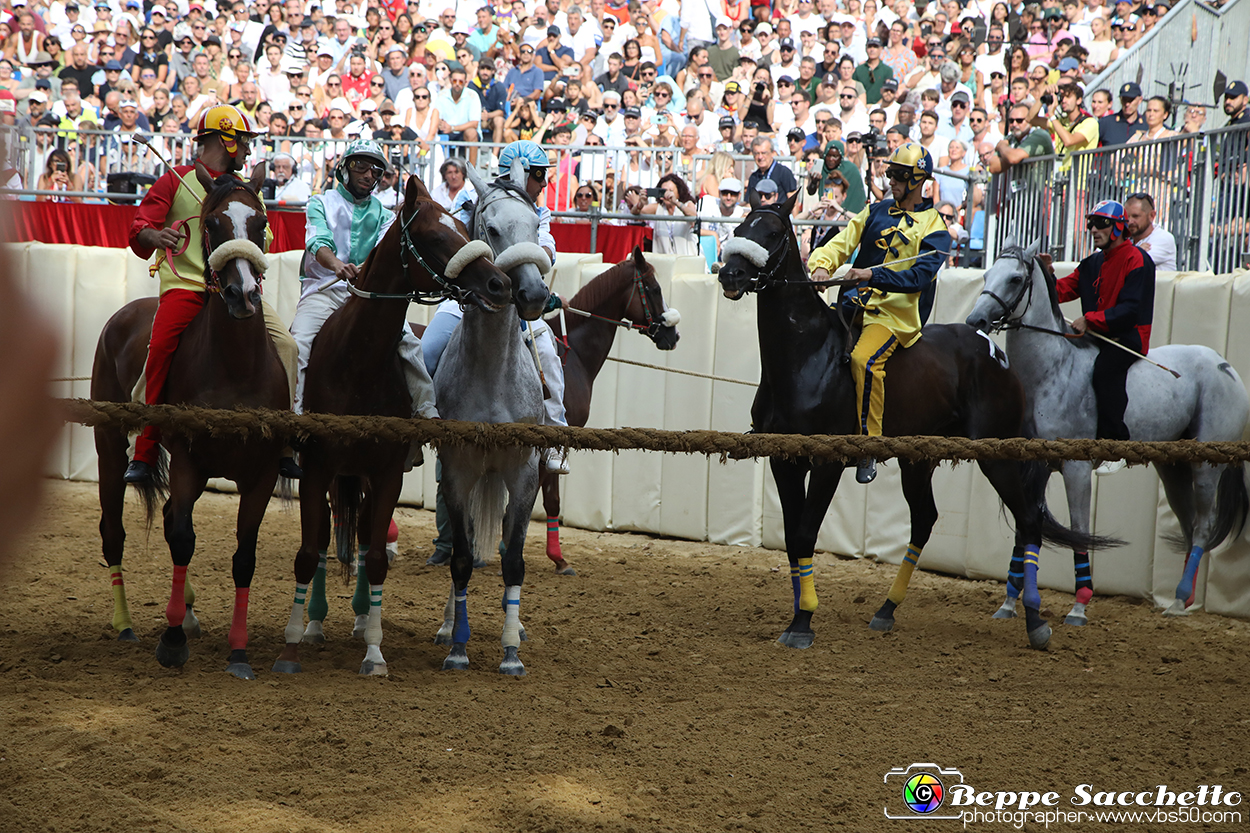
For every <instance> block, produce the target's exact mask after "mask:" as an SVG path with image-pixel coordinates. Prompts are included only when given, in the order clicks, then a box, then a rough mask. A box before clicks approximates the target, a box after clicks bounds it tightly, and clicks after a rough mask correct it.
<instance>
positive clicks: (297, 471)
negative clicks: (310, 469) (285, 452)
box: [278, 457, 304, 480]
mask: <svg viewBox="0 0 1250 833" xmlns="http://www.w3.org/2000/svg"><path fill="white" fill-rule="evenodd" d="M278 475H279V476H280V477H285V478H287V479H288V480H299V479H300V478H301V477H303V476H304V470H303V469H301V468H300V467H299V466H298V465H297V464H296V463H295V458H294V457H283V458H282V459H281V460H279V461H278Z"/></svg>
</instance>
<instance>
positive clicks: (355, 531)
mask: <svg viewBox="0 0 1250 833" xmlns="http://www.w3.org/2000/svg"><path fill="white" fill-rule="evenodd" d="M490 254H491V251H490V247H489V246H487V245H486V244H484V243H481V242H477V241H474V242H470V241H469V239H468V235H467V234H466V231H465V228H464V226H463V225H462V224H460V223H459V222H457V221H456V220H454V219H453V218H452V216H451V215H450V214H448V213H447V211H445V210H444V209H443V207H442V206H440V205H439V204H438V203H436V202H434V201H433V200H432V199H430V195H429V193H428V192H427V191H426V189H425V186H424V185H423V184H422V183H421V180H420V178H418V177H412V178H410V179H409V180H408V186H407V190H406V191H405V194H404V204H403V207H402V208H401V209H400V212H399V216H398V218H397V219H396V221H395V223H394V224H393V225H392V226H391V228H390V230H389V231H388V232H387V233H386V236H385V237H383V239H382V241H381V242H380V243H379V244H378V246H377V248H376V249H374V250H373V252H371V253H370V255H369V257H368V258H367V259H366V260H365V263H364V266H363V267H362V268H361V276H360V279H359V280H358V281H357V287H356V289H357V297H354V298H350V299H349V300H348V301H347V303H346V304H344V305H343V307H342V308H341V309H339V310H338V311H337V312H335V313H334V314H333V315H331V316H330V317H329V318H328V319H327V320H326V322H325V324H324V325H323V326H322V328H321V331H320V332H319V333H318V334H317V340H316V341H315V342H314V343H313V349H312V353H311V355H310V356H309V359H308V370H307V374H306V376H305V379H304V407H305V409H306V410H307V411H308V412H309V413H312V412H320V413H330V414H361V415H376V416H394V417H403V418H408V417H410V416H411V415H412V401H411V397H410V396H409V394H408V387H407V385H406V384H405V382H404V371H403V368H402V366H401V364H400V358H399V355H398V354H397V352H396V349H395V348H396V345H397V343H398V340H399V333H400V330H401V328H403V327H406V326H407V321H406V320H405V318H406V315H407V309H408V304H409V302H410V301H413V300H420V301H425V302H432V301H435V300H441V298H442V297H446V296H449V295H450V296H454V297H457V298H459V299H460V300H461V301H462V302H463V303H465V304H469V305H472V306H474V307H476V308H481V309H483V310H487V311H491V312H495V311H498V310H500V309H502V308H503V307H504V306H505V305H507V304H509V303H510V302H511V300H512V295H511V282H510V281H509V278H508V276H507V275H506V274H505V273H504V272H501V271H500V270H499V269H497V268H496V267H495V265H494V263H492V262H491V260H490ZM359 293H369V294H371V295H372V296H373V297H361V296H360V294H359ZM407 453H408V443H405V442H387V441H383V440H379V439H373V438H369V437H365V438H359V439H348V438H344V439H342V440H336V441H330V440H322V439H316V440H312V441H309V442H308V443H307V444H306V445H305V446H304V450H303V457H302V463H303V468H304V477H303V479H302V480H301V481H300V493H301V500H300V526H301V543H300V548H299V552H298V553H297V554H296V556H295V601H294V603H293V605H292V608H291V618H290V621H289V622H288V624H287V627H286V632H285V635H286V647H285V648H284V649H283V650H282V653H281V654H280V655H279V657H278V660H277V662H275V664H274V667H273V670H274V671H276V672H282V673H297V672H299V671H300V661H299V643H300V641H301V637H302V636H303V635H304V606H305V601H306V599H307V593H308V587H309V584H310V583H311V582H312V581H313V579H314V577H315V576H316V575H318V574H320V575H321V577H322V581H321V585H320V588H319V592H320V596H321V598H320V600H319V601H318V600H317V599H316V593H317V588H314V599H313V601H314V602H317V605H316V606H314V604H313V603H311V602H310V603H309V605H308V606H309V615H310V618H312V619H313V620H314V621H319V619H318V617H320V618H322V619H323V618H324V617H325V598H324V596H325V587H324V567H325V553H326V549H327V547H328V544H329V539H330V514H329V507H328V505H327V502H326V499H325V495H326V493H327V491H328V490H329V488H330V485H331V482H332V481H333V480H335V479H336V478H337V489H336V498H337V500H336V511H337V514H338V518H337V524H336V533H337V534H336V537H337V541H338V544H337V547H338V555H339V559H340V561H344V562H346V563H350V561H351V560H353V559H355V558H356V556H357V551H356V546H357V541H358V540H359V546H360V550H361V551H363V557H362V559H361V561H362V562H363V563H362V565H361V567H360V569H359V570H358V576H357V596H358V597H361V596H363V598H357V599H354V600H353V607H354V609H355V610H356V613H357V616H358V617H365V618H364V619H363V621H362V622H361V624H363V636H364V639H365V645H366V648H365V659H364V662H363V663H362V664H361V667H360V673H361V674H364V675H374V676H384V675H385V674H386V673H387V667H386V660H385V659H384V658H383V656H382V651H381V647H380V646H381V642H382V587H383V584H384V582H385V581H386V574H387V569H388V560H387V556H386V549H385V547H386V532H387V528H388V527H389V526H390V519H391V516H392V514H393V513H394V511H395V504H396V503H397V502H398V501H399V492H400V488H401V486H402V484H403V476H404V459H405V456H406V455H407ZM362 481H363V485H364V486H366V487H367V492H368V498H367V500H364V501H363V503H362V500H361V498H362ZM358 527H359V528H358ZM362 589H363V590H364V591H365V593H367V595H364V594H362V593H361V590H362ZM362 602H363V604H362ZM317 630H318V631H320V628H318V629H317Z"/></svg>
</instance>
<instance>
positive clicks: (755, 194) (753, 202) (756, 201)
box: [747, 191, 760, 211]
mask: <svg viewBox="0 0 1250 833" xmlns="http://www.w3.org/2000/svg"><path fill="white" fill-rule="evenodd" d="M747 204H748V205H750V206H751V210H752V211H754V210H755V209H757V208H759V207H760V192H759V191H751V193H749V194H747Z"/></svg>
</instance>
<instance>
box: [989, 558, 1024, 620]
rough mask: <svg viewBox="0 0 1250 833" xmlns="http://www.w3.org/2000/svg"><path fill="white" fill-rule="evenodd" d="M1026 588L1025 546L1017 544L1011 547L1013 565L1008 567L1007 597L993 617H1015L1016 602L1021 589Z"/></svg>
mask: <svg viewBox="0 0 1250 833" xmlns="http://www.w3.org/2000/svg"><path fill="white" fill-rule="evenodd" d="M1023 588H1024V547H1022V546H1020V545H1019V544H1017V545H1016V546H1014V547H1012V548H1011V566H1010V567H1008V568H1007V598H1006V599H1004V600H1003V605H1002V607H1000V608H999V609H998V610H996V611H994V615H993V616H992V617H991V618H993V619H1015V618H1016V616H1017V615H1018V614H1017V612H1016V603H1017V602H1018V601H1019V599H1020V591H1021V590H1022V589H1023Z"/></svg>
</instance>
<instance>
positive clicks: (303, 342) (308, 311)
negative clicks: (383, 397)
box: [291, 283, 438, 417]
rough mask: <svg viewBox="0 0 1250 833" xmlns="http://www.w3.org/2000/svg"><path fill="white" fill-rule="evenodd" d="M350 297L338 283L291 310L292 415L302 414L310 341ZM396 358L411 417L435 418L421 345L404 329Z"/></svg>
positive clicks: (305, 299)
mask: <svg viewBox="0 0 1250 833" xmlns="http://www.w3.org/2000/svg"><path fill="white" fill-rule="evenodd" d="M350 297H351V293H349V292H348V291H347V287H345V286H343V285H342V284H341V283H338V284H334V285H332V286H329V287H327V288H326V289H323V290H322V291H320V292H315V293H313V294H311V295H307V296H305V297H303V298H300V300H299V304H298V305H297V306H296V307H295V320H294V321H292V322H291V335H292V336H294V337H295V344H296V346H298V347H299V378H298V379H297V381H296V383H295V412H296V413H297V414H302V413H303V412H304V376H305V374H306V373H307V372H308V356H309V355H310V354H311V353H312V346H313V341H314V339H316V338H317V333H319V332H321V325H322V324H324V323H326V319H327V318H329V317H330V316H331V315H332V314H333V313H334V311H335V310H337V309H338V308H339V307H341V306H343V304H345V303H347V299H348V298H350ZM399 358H400V360H401V361H402V364H403V368H404V382H405V383H406V384H407V386H408V394H409V395H410V396H411V397H412V413H413V416H422V417H437V416H438V408H437V407H435V404H434V381H433V380H432V379H431V378H430V374H429V373H428V372H426V369H425V359H424V358H423V357H422V355H421V341H420V339H418V338H417V337H416V336H415V335H413V334H412V330H410V329H409V328H408V327H407V325H405V326H404V329H403V331H402V333H401V334H400V339H399Z"/></svg>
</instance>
